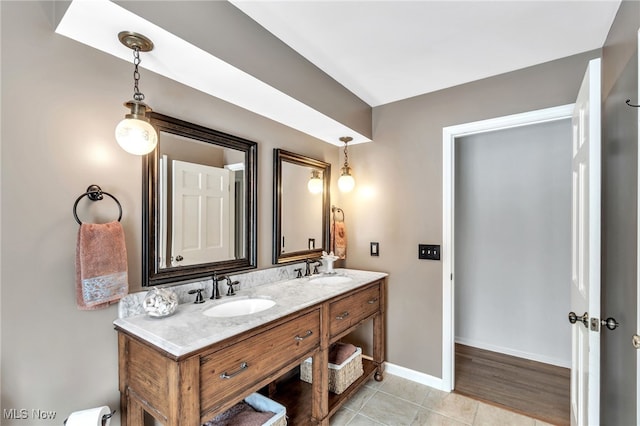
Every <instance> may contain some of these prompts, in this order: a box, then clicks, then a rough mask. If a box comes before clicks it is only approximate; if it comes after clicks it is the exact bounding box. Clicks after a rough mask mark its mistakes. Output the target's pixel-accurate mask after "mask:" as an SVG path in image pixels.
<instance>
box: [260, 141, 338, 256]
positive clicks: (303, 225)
mask: <svg viewBox="0 0 640 426" xmlns="http://www.w3.org/2000/svg"><path fill="white" fill-rule="evenodd" d="M273 153H274V156H273V157H274V158H273V160H274V161H273V176H274V179H273V182H274V185H273V194H274V200H273V263H274V264H279V263H288V262H298V261H301V260H304V259H308V258H314V257H320V256H321V255H322V251H323V250H324V251H329V250H328V249H327V248H328V247H329V187H330V182H331V164H329V163H326V162H324V161H321V160H316V159H313V158H309V157H305V156H303V155H300V154H294V153H292V152H288V151H284V150H282V149H275V150H274V151H273ZM312 179H313V181H312Z"/></svg>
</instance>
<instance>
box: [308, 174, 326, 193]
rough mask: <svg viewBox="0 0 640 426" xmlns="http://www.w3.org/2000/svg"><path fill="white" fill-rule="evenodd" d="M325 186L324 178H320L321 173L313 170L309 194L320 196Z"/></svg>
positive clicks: (309, 183)
mask: <svg viewBox="0 0 640 426" xmlns="http://www.w3.org/2000/svg"><path fill="white" fill-rule="evenodd" d="M323 186H324V184H323V182H322V178H321V177H320V171H319V170H311V177H310V178H309V182H308V183H307V188H308V189H309V192H310V193H312V194H319V193H321V192H322V187H323Z"/></svg>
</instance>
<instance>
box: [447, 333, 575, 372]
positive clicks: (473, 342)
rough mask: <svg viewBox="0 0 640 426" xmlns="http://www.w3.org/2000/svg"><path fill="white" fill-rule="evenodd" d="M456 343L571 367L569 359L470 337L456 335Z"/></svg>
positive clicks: (557, 365)
mask: <svg viewBox="0 0 640 426" xmlns="http://www.w3.org/2000/svg"><path fill="white" fill-rule="evenodd" d="M456 343H460V344H462V345H466V346H471V347H474V348H478V349H484V350H486V351H491V352H498V353H501V354H505V355H511V356H516V357H518V358H524V359H528V360H531V361H537V362H542V363H545V364H551V365H555V366H556V367H564V368H571V360H570V359H569V360H562V359H558V358H553V357H548V356H544V355H540V354H534V353H530V352H524V351H519V350H515V349H511V348H505V347H502V346H496V345H491V344H488V343H484V342H478V341H476V340H472V339H465V338H463V337H456Z"/></svg>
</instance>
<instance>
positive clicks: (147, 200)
mask: <svg viewBox="0 0 640 426" xmlns="http://www.w3.org/2000/svg"><path fill="white" fill-rule="evenodd" d="M149 118H150V120H151V124H152V125H153V126H154V127H155V129H156V131H157V132H158V135H159V136H158V147H157V148H156V149H155V150H154V151H152V152H151V153H149V154H147V155H146V156H144V157H143V160H142V161H143V165H142V170H143V190H142V197H143V200H142V214H143V216H142V222H143V224H142V285H143V286H152V285H158V284H164V283H169V282H179V281H187V280H193V279H197V278H205V277H207V276H209V275H212V274H213V272H214V271H215V272H218V273H221V274H225V273H228V272H236V271H241V270H246V269H252V268H255V267H256V259H257V227H256V223H257V169H258V165H257V161H258V145H257V143H256V142H252V141H249V140H246V139H243V138H240V137H237V136H233V135H229V134H226V133H222V132H219V131H216V130H212V129H209V128H206V127H203V126H200V125H197V124H192V123H189V122H186V121H182V120H179V119H177V118H173V117H169V116H166V115H162V114H158V113H155V112H152V113H150V114H149ZM160 132H167V133H171V134H174V135H177V136H182V137H186V138H189V139H194V140H196V141H199V142H205V143H210V144H212V145H216V146H218V147H221V148H230V149H234V150H237V151H241V152H243V153H244V157H245V175H246V191H245V194H244V196H245V200H244V202H245V203H246V204H245V205H246V212H245V214H244V218H243V219H244V221H245V222H244V223H245V226H246V228H245V229H246V235H245V241H244V242H243V244H244V247H246V249H245V256H244V257H242V258H238V259H232V260H224V261H216V262H210V263H201V264H197V265H188V266H177V267H169V268H164V269H161V268H160V267H159V265H158V263H159V262H158V260H157V259H158V229H159V218H158V211H159V210H158V209H159V200H158V196H157V195H158V164H159V157H160V146H161V145H162V140H161V137H160Z"/></svg>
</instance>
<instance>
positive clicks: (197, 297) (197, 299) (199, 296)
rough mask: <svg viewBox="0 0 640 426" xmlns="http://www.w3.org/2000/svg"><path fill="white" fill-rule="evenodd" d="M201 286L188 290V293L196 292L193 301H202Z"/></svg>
mask: <svg viewBox="0 0 640 426" xmlns="http://www.w3.org/2000/svg"><path fill="white" fill-rule="evenodd" d="M203 290H204V289H203V288H196V289H193V290H189V294H196V293H198V294H196V300H195V301H194V302H193V303H204V298H203V297H202V291H203Z"/></svg>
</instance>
